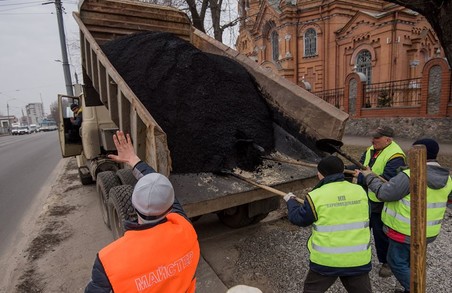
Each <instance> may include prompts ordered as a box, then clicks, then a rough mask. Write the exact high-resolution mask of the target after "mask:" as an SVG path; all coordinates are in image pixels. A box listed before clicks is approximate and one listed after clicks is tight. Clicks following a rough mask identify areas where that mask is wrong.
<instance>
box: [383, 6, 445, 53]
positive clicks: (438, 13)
mask: <svg viewBox="0 0 452 293" xmlns="http://www.w3.org/2000/svg"><path fill="white" fill-rule="evenodd" d="M386 1H387V2H391V3H395V4H398V5H402V6H404V7H406V8H409V9H411V10H414V11H416V12H418V13H420V14H422V15H423V16H424V17H425V18H426V19H427V21H428V22H429V23H430V25H431V26H432V28H433V29H434V30H435V33H436V35H437V36H438V38H439V41H440V43H441V46H442V47H443V49H444V54H445V55H446V57H447V60H448V61H449V62H450V61H452V25H451V23H452V1H451V0H414V1H413V0H386Z"/></svg>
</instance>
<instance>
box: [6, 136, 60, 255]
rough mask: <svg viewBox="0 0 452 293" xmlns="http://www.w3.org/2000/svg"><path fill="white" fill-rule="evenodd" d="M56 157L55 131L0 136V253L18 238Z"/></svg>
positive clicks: (57, 158)
mask: <svg viewBox="0 0 452 293" xmlns="http://www.w3.org/2000/svg"><path fill="white" fill-rule="evenodd" d="M60 160H61V154H60V150H59V144H58V136H57V132H56V131H53V132H43V133H33V134H29V135H20V136H0V166H1V168H0V186H1V188H0V256H1V255H4V254H7V253H9V249H10V248H11V246H12V244H14V243H17V242H18V241H20V238H21V236H22V235H21V234H22V232H21V229H20V225H21V223H22V222H23V221H25V220H26V218H28V217H29V216H30V214H32V212H30V209H32V207H33V205H34V204H35V202H36V200H37V195H38V194H39V193H41V192H42V191H43V189H45V188H46V187H48V185H49V184H51V180H49V179H52V178H51V176H52V172H53V170H54V169H55V167H56V166H57V164H58V162H59V161H60ZM53 179H54V178H53Z"/></svg>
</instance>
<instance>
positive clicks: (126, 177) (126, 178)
mask: <svg viewBox="0 0 452 293" xmlns="http://www.w3.org/2000/svg"><path fill="white" fill-rule="evenodd" d="M116 175H117V176H118V178H119V181H121V184H122V185H130V186H132V187H133V186H135V184H137V181H138V180H137V179H136V178H135V176H134V175H133V173H132V170H131V169H120V170H118V171H116Z"/></svg>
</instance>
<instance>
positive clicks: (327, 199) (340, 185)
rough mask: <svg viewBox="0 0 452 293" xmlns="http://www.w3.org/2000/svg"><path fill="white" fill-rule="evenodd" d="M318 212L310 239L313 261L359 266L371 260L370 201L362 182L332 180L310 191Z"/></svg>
mask: <svg viewBox="0 0 452 293" xmlns="http://www.w3.org/2000/svg"><path fill="white" fill-rule="evenodd" d="M309 196H310V197H311V200H312V203H313V205H314V208H315V210H316V212H317V217H318V219H317V221H316V222H315V223H314V224H313V225H312V235H311V237H310V238H309V241H308V248H309V251H310V259H311V261H312V262H313V263H316V264H319V265H324V266H329V267H356V266H361V265H366V264H368V263H369V262H370V258H371V250H370V230H369V204H368V201H367V195H366V192H365V191H364V189H363V188H362V187H361V186H358V185H356V184H352V183H350V182H347V181H341V182H332V183H328V184H325V185H323V186H322V187H320V188H318V189H315V190H313V191H311V192H310V193H309Z"/></svg>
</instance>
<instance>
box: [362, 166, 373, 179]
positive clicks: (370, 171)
mask: <svg viewBox="0 0 452 293" xmlns="http://www.w3.org/2000/svg"><path fill="white" fill-rule="evenodd" d="M360 172H361V174H363V176H364V178H365V177H367V175H370V174H373V172H372V170H371V169H370V167H366V169H365V170H361V171H360Z"/></svg>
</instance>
